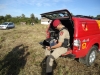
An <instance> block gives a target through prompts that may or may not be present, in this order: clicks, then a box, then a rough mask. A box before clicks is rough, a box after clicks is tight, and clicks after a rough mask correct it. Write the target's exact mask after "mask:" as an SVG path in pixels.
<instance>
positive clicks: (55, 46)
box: [51, 42, 62, 49]
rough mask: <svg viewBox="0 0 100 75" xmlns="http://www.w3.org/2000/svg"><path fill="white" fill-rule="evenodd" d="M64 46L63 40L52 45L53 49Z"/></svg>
mask: <svg viewBox="0 0 100 75" xmlns="http://www.w3.org/2000/svg"><path fill="white" fill-rule="evenodd" d="M61 46H62V42H59V43H57V44H56V45H54V46H52V47H51V49H54V48H58V47H61Z"/></svg>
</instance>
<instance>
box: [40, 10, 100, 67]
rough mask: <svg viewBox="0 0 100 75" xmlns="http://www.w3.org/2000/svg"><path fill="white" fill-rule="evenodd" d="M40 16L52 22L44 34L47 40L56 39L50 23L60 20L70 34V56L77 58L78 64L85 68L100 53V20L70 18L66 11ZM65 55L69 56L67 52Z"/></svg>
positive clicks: (85, 17) (55, 31)
mask: <svg viewBox="0 0 100 75" xmlns="http://www.w3.org/2000/svg"><path fill="white" fill-rule="evenodd" d="M41 16H42V17H46V18H48V19H50V20H52V22H51V23H50V25H49V28H48V29H47V32H46V34H47V36H46V37H47V38H50V37H57V35H58V31H57V30H56V29H55V28H53V26H52V23H53V21H54V20H55V19H60V21H61V23H62V24H63V25H65V27H67V29H68V31H69V33H70V47H69V49H70V51H72V52H71V53H70V55H72V56H74V57H75V58H79V62H81V63H84V64H86V65H87V66H90V65H91V64H92V63H93V62H94V61H95V59H96V56H97V52H99V51H100V20H95V19H92V18H91V17H88V16H82V15H77V16H72V15H71V13H70V12H69V11H68V10H67V9H63V10H57V11H52V12H47V13H43V14H41ZM65 54H66V55H69V54H68V52H66V53H65ZM65 54H64V55H65ZM62 56H63V55H62Z"/></svg>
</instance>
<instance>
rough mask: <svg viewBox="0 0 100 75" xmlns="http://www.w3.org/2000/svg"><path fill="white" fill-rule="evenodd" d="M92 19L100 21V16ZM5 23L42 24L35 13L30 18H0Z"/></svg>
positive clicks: (23, 16)
mask: <svg viewBox="0 0 100 75" xmlns="http://www.w3.org/2000/svg"><path fill="white" fill-rule="evenodd" d="M71 14H72V13H71ZM72 15H73V14H72ZM90 17H92V18H96V19H100V15H97V16H96V17H94V16H90ZM3 22H13V23H15V24H20V23H21V22H26V24H31V23H40V19H38V17H35V16H34V14H33V13H32V14H31V15H30V17H26V16H25V15H24V14H22V15H21V16H16V17H12V16H11V15H10V14H9V15H6V16H0V24H1V23H3Z"/></svg>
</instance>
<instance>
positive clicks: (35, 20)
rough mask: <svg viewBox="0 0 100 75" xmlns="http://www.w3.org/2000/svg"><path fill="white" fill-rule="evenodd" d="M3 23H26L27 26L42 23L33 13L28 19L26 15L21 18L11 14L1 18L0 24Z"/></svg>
mask: <svg viewBox="0 0 100 75" xmlns="http://www.w3.org/2000/svg"><path fill="white" fill-rule="evenodd" d="M3 22H13V23H15V24H20V23H21V22H26V24H31V23H40V19H38V17H35V16H34V14H33V13H32V14H31V15H30V17H26V16H25V15H24V14H22V15H21V16H16V17H12V16H11V15H10V14H9V15H6V16H0V24H1V23H3Z"/></svg>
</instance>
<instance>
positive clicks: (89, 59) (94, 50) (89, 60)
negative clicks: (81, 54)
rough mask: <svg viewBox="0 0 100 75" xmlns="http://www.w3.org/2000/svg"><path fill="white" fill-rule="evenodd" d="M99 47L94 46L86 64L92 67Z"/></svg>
mask: <svg viewBox="0 0 100 75" xmlns="http://www.w3.org/2000/svg"><path fill="white" fill-rule="evenodd" d="M97 49H98V48H97V46H93V47H92V48H91V49H90V51H89V52H88V54H87V55H86V57H85V64H86V65H87V66H91V65H92V64H93V62H94V61H95V59H96V56H97Z"/></svg>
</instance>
